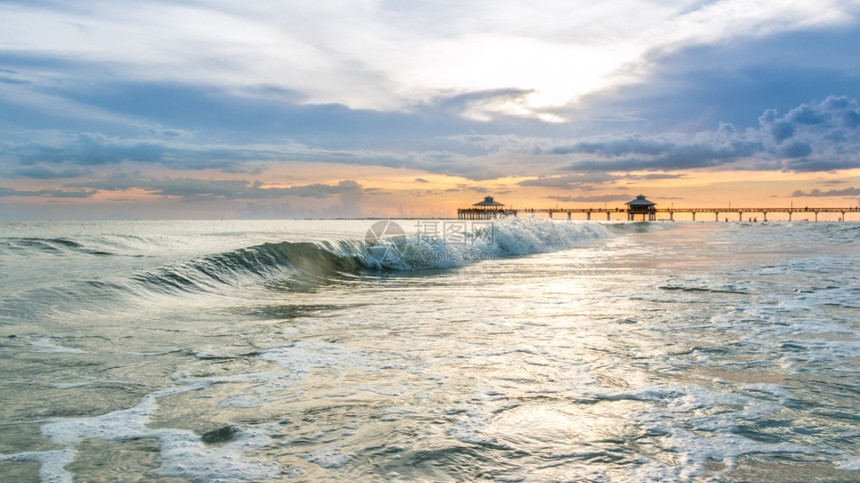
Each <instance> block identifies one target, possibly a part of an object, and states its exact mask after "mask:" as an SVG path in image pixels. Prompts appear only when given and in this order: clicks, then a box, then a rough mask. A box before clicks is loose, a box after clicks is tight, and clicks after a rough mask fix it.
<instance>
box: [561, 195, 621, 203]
mask: <svg viewBox="0 0 860 483" xmlns="http://www.w3.org/2000/svg"><path fill="white" fill-rule="evenodd" d="M630 198H631V196H630V195H628V194H625V193H617V194H608V195H593V196H547V199H550V200H555V201H559V202H562V203H608V202H610V201H629V200H630Z"/></svg>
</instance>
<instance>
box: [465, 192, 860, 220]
mask: <svg viewBox="0 0 860 483" xmlns="http://www.w3.org/2000/svg"><path fill="white" fill-rule="evenodd" d="M625 205H627V206H626V207H624V208H620V207H615V208H606V207H604V208H523V209H512V208H505V205H504V204H502V203H499V202H497V201H495V200H494V199H493V197H492V196H487V197H485V198H484V201H481V202H479V203H475V204H474V205H472V207H471V208H460V209H458V210H457V219H460V220H486V219H492V218H506V217H511V216H512V217H517V216H519V215H520V214H527V215H531V216H534V215H535V214H546V215H547V216H548V217H549V218H555V217H556V216H558V217H561V218H564V217H565V216H566V217H567V219H568V220H572V219H573V215H574V214H576V215H578V216H577V219H581V217H582V216H583V215H584V216H585V219H586V220H591V219H592V216H594V217H597V218H598V219H600V218H602V217H603V216H604V215H605V217H606V221H610V220H611V219H612V216H613V215H615V218H616V219H618V218H620V217H621V216H623V215H626V219H627V220H628V221H635V220H637V219H640V217H641V220H642V221H657V220H658V214H664V215H668V216H663V217H661V218H660V220H661V221H675V215H676V214H682V213H683V214H690V215H691V216H692V219H693V221H696V215H701V214H707V215H713V217H714V218H713V219H714V221H735V220H736V221H744V219H745V218H746V220H747V221H759V219H758V217H759V215H761V221H763V222H766V221H768V220H767V215H768V214H787V215H788V221H793V220H792V217H793V216H794V215H796V214H809V215H813V216H814V221H818V215H819V213H839V214H840V215H841V216H840V218H839V220H840V221H845V215H846V214H848V213H860V206H855V207H848V208H820V207H810V206H805V207H802V208H798V207H794V206H791V207H788V208H739V207H734V208H733V207H731V206H728V207H723V208H675V207H670V208H657V205H656V203H653V202H651V201H648V200H647V199H646V198H645V197H644V196H643V195H639V196H637V197H636V199H634V200H631V201H628V202H627V203H625ZM708 218H710V216H709V217H708Z"/></svg>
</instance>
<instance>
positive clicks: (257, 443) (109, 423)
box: [33, 384, 281, 482]
mask: <svg viewBox="0 0 860 483" xmlns="http://www.w3.org/2000/svg"><path fill="white" fill-rule="evenodd" d="M204 385H205V384H204ZM199 387H202V386H201V385H200V384H197V385H189V386H186V387H175V388H168V389H165V390H162V391H158V392H155V393H152V394H149V395H147V396H145V397H144V398H143V399H142V400H141V402H140V403H139V404H138V405H137V406H134V407H131V408H128V409H123V410H118V411H113V412H110V413H106V414H103V415H101V416H95V417H91V418H52V419H50V420H48V421H46V422H45V424H43V425H42V428H41V429H42V434H44V435H45V436H47V437H49V438H51V440H52V441H53V442H54V443H55V444H58V445H61V446H66V447H67V448H66V450H65V451H66V453H62V454H60V453H56V452H47V455H46V456H38V458H39V461H42V462H43V467H42V468H43V471H46V472H49V473H50V475H48V478H43V480H44V481H53V480H52V478H64V477H65V476H64V475H67V474H68V472H67V471H66V470H65V469H64V467H65V465H67V464H68V463H69V462H70V461H71V459H72V458H73V455H74V451H75V448H76V446H77V445H78V444H80V443H81V442H82V441H83V440H84V439H100V440H104V441H127V440H135V439H141V438H153V439H157V440H158V443H159V446H160V462H161V466H160V467H159V468H157V469H155V470H154V472H155V473H156V474H160V475H164V476H175V477H184V478H191V479H193V480H198V481H219V482H241V481H249V480H252V481H253V480H260V479H267V478H274V477H276V476H277V475H279V474H280V472H281V468H280V466H279V465H278V464H276V463H274V462H271V461H264V460H261V459H254V458H247V457H246V456H245V454H246V453H248V452H251V451H254V450H257V449H260V448H263V447H266V446H267V445H268V444H269V443H270V442H271V438H270V435H271V434H274V433H275V432H276V431H277V430H278V425H277V424H263V425H257V426H254V425H245V426H241V427H238V428H236V434H235V435H234V436H233V438H232V439H231V441H229V442H228V443H226V444H224V445H223V446H211V445H207V444H205V443H204V442H203V441H202V440H201V437H200V436H199V435H197V434H196V433H194V432H191V431H188V430H183V429H169V428H161V429H152V428H149V427H148V426H147V423H148V422H149V417H150V415H151V414H152V413H153V411H155V409H156V408H157V407H158V404H157V401H158V399H159V398H161V397H165V396H170V395H174V394H179V393H182V392H185V391H190V390H193V389H198V388H199ZM70 454H71V455H72V456H69V455H70ZM55 455H59V456H63V458H62V459H58V458H57V456H55ZM33 458H36V456H34V457H33ZM45 461H47V462H48V463H49V464H45V463H44V462H45ZM54 461H57V462H56V463H53V464H50V463H51V462H54ZM61 481H66V480H61Z"/></svg>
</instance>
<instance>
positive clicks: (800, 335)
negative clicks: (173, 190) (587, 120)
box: [0, 219, 860, 482]
mask: <svg viewBox="0 0 860 483" xmlns="http://www.w3.org/2000/svg"><path fill="white" fill-rule="evenodd" d="M377 223H378V222H377V221H365V220H349V221H282V222H192V223H189V222H172V221H167V222H83V223H71V222H63V223H56V222H55V223H3V224H0V293H2V299H0V368H2V369H3V376H2V377H0V427H2V428H3V430H2V431H0V479H2V480H3V481H46V482H47V481H165V482H167V481H170V482H177V481H283V480H286V481H318V480H324V479H325V480H336V481H337V480H358V481H416V480H424V481H440V480H441V481H446V480H447V481H462V480H472V481H474V480H485V481H857V480H858V479H860V429H858V428H860V424H858V423H860V416H857V414H858V411H857V409H858V407H860V376H858V372H857V367H858V364H857V363H858V356H860V344H858V334H860V318H858V316H857V314H858V308H860V305H858V300H860V276H858V275H857V270H856V267H858V261H860V250H858V245H857V243H858V242H857V236H858V234H860V225H857V224H853V223H794V224H790V223H768V224H761V223H758V224H739V223H676V224H662V223H652V224H644V223H634V224H623V223H597V222H591V223H588V222H572V223H571V222H566V221H561V222H553V221H550V220H530V219H521V220H502V221H498V222H495V223H485V224H482V223H479V222H466V223H463V222H455V221H450V220H449V221H442V220H429V221H407V220H402V221H395V222H388V223H386V224H383V225H378V224H377ZM392 223H393V224H392ZM394 228H400V229H402V230H400V231H398V230H395V229H394ZM401 232H402V234H399V233H401Z"/></svg>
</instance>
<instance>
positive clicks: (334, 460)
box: [302, 446, 353, 469]
mask: <svg viewBox="0 0 860 483" xmlns="http://www.w3.org/2000/svg"><path fill="white" fill-rule="evenodd" d="M302 457H303V458H304V459H305V460H307V461H309V462H311V463H314V464H316V465H319V466H321V467H323V468H328V469H332V468H340V467H341V466H344V465H346V464H347V463H349V461H350V460H351V459H352V458H353V454H352V453H349V452H345V451H343V450H342V449H341V448H339V447H337V446H326V447H325V448H320V449H318V450H316V451H314V452H313V453H309V454H305V455H304V456H302Z"/></svg>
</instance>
